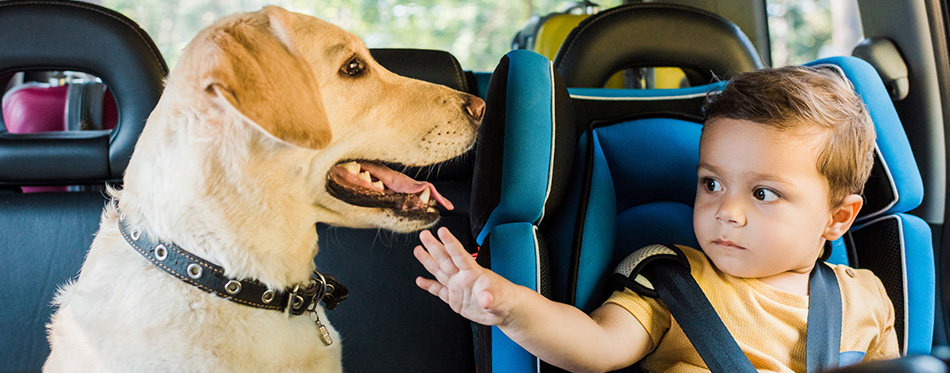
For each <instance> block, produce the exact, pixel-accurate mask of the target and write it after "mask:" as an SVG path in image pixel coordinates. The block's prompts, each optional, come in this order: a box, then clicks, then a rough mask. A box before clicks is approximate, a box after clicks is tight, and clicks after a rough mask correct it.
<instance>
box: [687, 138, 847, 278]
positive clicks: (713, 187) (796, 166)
mask: <svg viewBox="0 0 950 373" xmlns="http://www.w3.org/2000/svg"><path fill="white" fill-rule="evenodd" d="M818 140H819V138H818V136H808V135H791V134H787V133H783V132H779V131H778V130H776V129H774V128H772V127H769V126H767V125H763V124H759V123H755V122H750V121H745V120H735V119H717V120H714V121H713V122H712V123H709V124H708V125H707V126H706V128H704V129H703V134H702V137H701V140H700V147H699V167H698V172H699V175H698V176H699V182H698V185H697V193H696V203H695V206H694V208H695V209H694V212H693V228H694V229H695V231H696V238H697V239H698V240H699V244H700V246H701V247H702V249H703V251H704V252H705V253H706V255H707V256H709V258H710V259H711V260H712V261H713V263H714V264H715V265H716V267H717V268H719V269H720V270H721V271H723V272H725V273H728V274H730V275H733V276H737V277H752V278H760V279H764V278H767V277H769V276H773V275H777V274H780V273H783V272H788V271H794V272H807V271H809V270H810V269H811V268H812V265H814V264H815V260H816V259H817V258H818V256H819V254H820V252H821V250H822V247H823V244H824V242H825V239H824V238H823V237H822V236H823V235H824V234H825V232H826V227H827V226H828V225H829V224H830V223H831V215H832V209H831V206H830V204H829V190H828V184H827V182H826V181H825V179H824V177H823V176H822V175H821V174H820V173H819V172H818V167H817V157H818V151H817V149H818V148H817V144H818V143H817V141H818Z"/></svg>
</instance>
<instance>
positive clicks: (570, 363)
mask: <svg viewBox="0 0 950 373" xmlns="http://www.w3.org/2000/svg"><path fill="white" fill-rule="evenodd" d="M704 111H705V114H706V121H705V124H704V126H703V130H702V135H701V137H700V145H699V165H698V167H697V172H698V183H697V194H696V201H695V204H694V212H693V229H694V231H695V234H696V238H697V239H698V241H699V246H700V249H701V251H700V250H693V249H690V248H682V249H683V252H684V253H685V254H686V256H687V258H688V259H689V262H690V267H691V274H692V275H693V277H694V278H696V281H697V282H698V283H699V285H700V287H701V288H702V289H703V291H704V293H706V296H707V297H708V298H709V300H710V303H712V305H713V307H714V308H715V309H716V310H717V312H718V313H719V316H720V317H721V318H722V320H723V323H724V324H725V325H726V327H727V328H728V329H729V330H730V331H731V332H732V334H733V336H734V337H735V338H736V341H737V342H738V343H739V346H741V347H742V350H743V352H744V353H745V355H746V356H747V357H748V358H749V360H750V361H751V362H752V364H753V366H754V367H755V368H756V369H758V370H769V371H804V370H805V335H806V334H805V331H806V320H807V315H808V278H809V273H810V272H811V270H812V268H813V267H814V266H815V265H816V259H817V258H818V257H819V256H821V254H822V252H823V249H824V246H825V242H826V241H830V240H835V239H837V238H839V237H841V235H843V234H844V233H845V232H846V231H847V230H848V229H849V228H850V227H851V224H852V223H853V222H854V219H855V217H856V216H857V214H858V211H860V209H861V206H862V205H863V199H862V197H861V195H860V194H861V193H862V191H863V187H864V184H865V182H866V181H867V178H868V175H869V174H870V170H871V165H872V163H873V148H874V138H875V134H874V126H873V123H872V122H871V119H870V117H869V116H868V113H867V110H866V108H865V107H864V104H863V102H862V101H861V99H860V98H859V97H857V95H856V94H855V93H854V90H853V89H852V87H851V85H850V83H848V82H847V81H846V80H844V79H843V78H842V77H840V76H839V75H838V73H837V72H836V71H834V70H832V69H829V68H822V67H785V68H780V69H766V70H759V71H755V72H750V73H745V74H741V75H739V76H737V77H735V78H734V79H733V80H731V81H730V82H729V83H728V85H727V86H726V88H725V89H724V90H723V91H722V92H721V93H718V94H711V95H709V97H708V98H707V102H706V104H705V105H704ZM438 235H439V239H441V242H440V240H439V239H436V238H435V237H433V235H432V234H431V233H429V232H428V231H423V232H422V233H421V234H420V239H421V241H422V244H423V245H425V249H423V247H422V246H417V247H416V248H415V250H414V254H415V256H416V258H417V259H418V260H419V261H420V262H421V263H422V264H423V266H424V267H425V268H426V270H427V271H428V272H429V273H431V274H432V275H433V276H435V280H432V279H425V278H422V277H420V278H418V279H417V280H416V284H417V285H418V286H419V287H420V288H422V289H425V290H428V291H429V292H430V293H432V294H434V295H437V296H439V297H440V298H441V299H442V300H443V301H445V302H446V303H448V304H449V306H451V307H452V309H453V310H454V311H455V312H458V313H459V314H461V315H462V316H464V317H466V318H468V319H470V320H472V321H474V322H477V323H480V324H484V325H497V326H498V327H499V328H500V329H501V330H502V331H504V332H505V334H507V335H508V336H509V337H510V338H511V339H512V340H514V341H515V342H517V343H518V344H520V345H521V346H523V347H524V348H525V349H527V350H528V351H529V352H531V353H532V354H534V355H536V356H538V357H539V358H541V359H542V360H544V361H546V362H548V363H550V364H552V365H555V366H558V367H561V368H564V369H567V370H571V371H608V370H615V369H619V368H623V367H626V366H629V365H631V364H634V363H636V362H640V367H641V368H643V369H644V370H646V371H670V370H674V371H695V370H707V369H706V365H705V364H704V363H703V361H702V359H701V358H700V357H699V354H698V353H697V352H696V350H695V349H694V348H693V347H692V345H691V344H690V343H689V341H688V339H686V336H685V334H684V333H683V331H682V329H680V328H679V325H678V324H677V323H676V322H675V320H672V318H671V317H670V313H669V311H668V310H667V309H666V307H665V306H664V305H663V304H662V303H661V302H659V301H658V300H656V299H651V298H644V297H641V296H639V295H638V294H636V293H634V292H632V291H630V290H625V291H622V292H614V294H613V295H612V296H610V298H609V299H607V301H606V302H605V303H604V304H603V305H602V306H601V307H600V308H598V309H596V310H594V311H593V312H591V314H590V315H587V314H585V313H584V312H582V311H580V310H579V309H577V308H574V307H572V306H570V305H566V304H562V303H557V302H553V301H551V300H548V299H546V298H544V297H542V296H541V295H540V294H538V293H536V292H534V291H532V290H530V289H528V288H525V287H522V286H518V285H514V284H513V283H511V282H509V281H507V280H506V279H504V278H502V277H501V276H499V275H497V274H495V273H494V272H492V271H490V270H488V269H485V268H483V267H481V266H479V265H478V264H477V263H475V261H474V259H472V257H471V256H470V255H468V254H467V253H466V251H465V249H464V248H463V247H462V246H461V244H460V243H459V241H458V240H457V239H456V238H455V237H454V236H452V234H451V233H450V232H449V231H448V229H446V228H440V229H439V230H438ZM426 249H428V251H427V250H426ZM820 265H824V264H820ZM834 271H835V274H836V276H837V279H838V283H839V287H840V289H841V303H842V314H843V315H842V326H841V329H842V338H841V354H840V355H839V362H840V365H842V366H843V365H848V364H851V363H856V362H859V361H862V360H877V359H886V358H896V357H898V355H899V353H898V345H897V336H896V334H895V332H894V309H893V306H892V305H891V301H890V299H889V298H888V297H887V294H886V293H885V291H884V287H883V286H882V284H881V282H880V280H879V279H878V278H877V277H875V276H874V274H872V273H871V272H870V271H867V270H855V269H852V268H849V267H847V266H843V265H839V266H836V267H834ZM828 317H834V316H833V315H829V316H828Z"/></svg>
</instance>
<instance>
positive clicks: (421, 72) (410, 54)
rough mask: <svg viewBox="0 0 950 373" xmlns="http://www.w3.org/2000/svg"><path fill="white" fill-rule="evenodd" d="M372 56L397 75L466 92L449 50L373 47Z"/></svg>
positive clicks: (460, 69)
mask: <svg viewBox="0 0 950 373" xmlns="http://www.w3.org/2000/svg"><path fill="white" fill-rule="evenodd" d="M369 52H370V53H371V54H372V55H373V59H375V60H376V62H379V64H380V65H383V67H385V68H386V69H387V70H389V71H392V72H394V73H396V74H398V75H402V76H406V77H410V78H413V79H419V80H424V81H427V82H430V83H435V84H441V85H444V86H446V87H449V88H452V89H454V90H457V91H462V92H466V93H468V92H469V90H468V80H466V79H465V71H463V70H462V65H460V64H459V62H458V60H457V59H455V56H453V55H452V54H451V53H449V52H446V51H440V50H432V49H388V48H373V49H370V50H369Z"/></svg>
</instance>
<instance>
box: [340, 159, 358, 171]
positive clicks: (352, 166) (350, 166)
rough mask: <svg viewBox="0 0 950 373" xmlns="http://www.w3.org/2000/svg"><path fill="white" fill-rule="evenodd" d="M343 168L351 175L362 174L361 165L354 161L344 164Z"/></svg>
mask: <svg viewBox="0 0 950 373" xmlns="http://www.w3.org/2000/svg"><path fill="white" fill-rule="evenodd" d="M343 168H345V169H346V172H349V173H351V174H358V173H359V172H360V164H359V163H356V162H353V161H350V162H346V163H344V164H343Z"/></svg>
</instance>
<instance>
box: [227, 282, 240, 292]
mask: <svg viewBox="0 0 950 373" xmlns="http://www.w3.org/2000/svg"><path fill="white" fill-rule="evenodd" d="M224 290H225V291H227V292H228V294H231V295H236V294H237V293H240V292H241V281H238V280H229V281H228V283H227V284H224Z"/></svg>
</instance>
